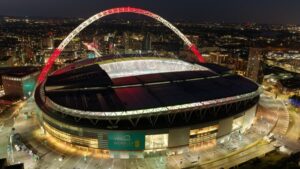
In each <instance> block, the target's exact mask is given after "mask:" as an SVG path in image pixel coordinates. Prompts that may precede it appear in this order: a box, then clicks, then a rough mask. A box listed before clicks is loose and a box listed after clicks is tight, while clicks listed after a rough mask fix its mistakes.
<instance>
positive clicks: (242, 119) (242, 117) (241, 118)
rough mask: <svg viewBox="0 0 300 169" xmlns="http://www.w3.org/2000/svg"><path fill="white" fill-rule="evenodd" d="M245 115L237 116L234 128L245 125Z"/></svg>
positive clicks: (233, 124)
mask: <svg viewBox="0 0 300 169" xmlns="http://www.w3.org/2000/svg"><path fill="white" fill-rule="evenodd" d="M243 121H244V116H241V117H238V118H235V119H234V120H233V123H232V130H237V129H240V128H241V127H242V125H243Z"/></svg>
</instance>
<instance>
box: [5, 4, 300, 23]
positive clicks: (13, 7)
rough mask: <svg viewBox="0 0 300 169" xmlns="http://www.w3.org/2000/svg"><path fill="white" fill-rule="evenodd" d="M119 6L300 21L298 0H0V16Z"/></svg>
mask: <svg viewBox="0 0 300 169" xmlns="http://www.w3.org/2000/svg"><path fill="white" fill-rule="evenodd" d="M118 6H133V7H140V8H144V9H148V10H151V11H152V12H154V13H157V14H159V15H161V16H163V17H164V18H166V19H168V20H171V21H175V20H185V21H194V22H203V21H218V22H220V21H224V22H235V23H236V22H240V23H245V22H256V23H284V24H289V23H290V24H300V0H0V15H3V16H36V17H88V16H91V15H93V14H95V13H97V12H100V11H102V10H104V9H108V8H112V7H118Z"/></svg>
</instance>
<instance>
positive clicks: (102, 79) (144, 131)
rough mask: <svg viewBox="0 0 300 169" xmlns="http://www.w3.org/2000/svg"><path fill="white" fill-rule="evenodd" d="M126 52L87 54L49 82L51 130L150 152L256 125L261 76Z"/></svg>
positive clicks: (41, 89)
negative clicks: (119, 55) (106, 55)
mask: <svg viewBox="0 0 300 169" xmlns="http://www.w3.org/2000/svg"><path fill="white" fill-rule="evenodd" d="M126 58H127V59H120V60H113V59H107V58H106V59H105V58H101V59H100V58H97V60H92V59H90V60H84V61H81V62H78V63H75V64H73V65H70V66H67V67H65V68H62V69H60V70H58V71H56V72H54V73H52V75H50V76H49V77H48V79H47V80H46V81H44V82H43V83H41V84H40V85H39V86H38V87H37V89H36V92H35V99H36V102H37V104H38V105H39V107H40V109H41V110H42V118H43V121H42V124H43V126H44V128H45V129H46V131H47V132H48V133H49V134H50V135H52V136H54V137H56V138H57V139H59V140H62V141H64V142H68V143H72V144H75V145H80V146H85V147H91V148H97V149H104V150H110V151H112V152H114V151H129V152H132V151H137V152H143V151H145V152H148V151H161V150H167V149H168V150H171V149H176V148H178V147H179V148H186V147H193V146H201V145H207V144H214V143H215V142H216V139H217V138H220V137H223V136H226V135H228V134H229V133H231V132H232V131H233V130H242V131H244V130H246V129H247V128H249V127H250V126H251V123H252V121H253V119H254V117H255V114H256V106H257V102H258V100H259V94H260V91H259V87H258V85H257V84H255V83H254V82H252V81H250V80H248V79H245V78H243V77H240V76H238V75H235V74H232V73H230V71H229V70H226V69H222V67H219V66H217V65H213V66H212V65H205V64H202V65H197V64H190V63H187V62H184V61H180V60H177V59H172V58H157V57H152V56H151V57H126ZM156 63H158V64H156ZM126 64H128V67H126ZM99 65H100V66H99ZM120 65H122V66H120ZM142 65H144V66H143V67H142ZM155 65H156V66H157V65H158V66H157V67H155ZM70 67H72V68H70ZM208 67H209V68H208ZM211 67H214V69H211ZM132 70H137V71H135V72H134V73H132V72H133V71H132ZM220 70H221V71H220ZM118 72H121V73H118ZM216 72H218V73H216ZM89 79H93V81H89ZM241 85H242V86H245V87H242V86H241ZM236 86H239V87H236ZM164 92H165V93H164ZM172 93H174V94H172ZM179 96H180V97H179ZM190 97H191V98H190ZM79 102H80V103H79ZM96 102H97V103H96ZM98 102H99V103H98ZM110 104H111V105H110ZM155 106H156V107H155ZM99 107H100V108H99ZM178 133H180V134H178ZM176 151H177V150H176ZM180 151H181V150H180Z"/></svg>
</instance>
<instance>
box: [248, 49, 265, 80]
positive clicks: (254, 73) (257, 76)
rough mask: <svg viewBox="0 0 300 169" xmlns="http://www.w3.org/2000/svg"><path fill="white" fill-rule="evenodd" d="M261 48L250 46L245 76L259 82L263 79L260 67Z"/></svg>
mask: <svg viewBox="0 0 300 169" xmlns="http://www.w3.org/2000/svg"><path fill="white" fill-rule="evenodd" d="M262 59H263V50H262V49H259V48H250V49H249V57H248V66H247V73H246V75H247V77H249V78H250V79H252V80H253V81H255V82H258V83H261V82H262V80H263V68H262Z"/></svg>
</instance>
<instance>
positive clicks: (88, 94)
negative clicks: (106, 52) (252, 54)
mask: <svg viewBox="0 0 300 169" xmlns="http://www.w3.org/2000/svg"><path fill="white" fill-rule="evenodd" d="M211 67H213V66H211ZM216 70H219V71H216ZM213 71H214V72H224V71H227V70H225V69H221V68H220V67H218V66H215V67H214V70H213ZM214 72H212V71H197V70H196V71H184V72H169V73H157V74H148V75H138V76H130V77H121V78H115V79H110V78H109V76H108V75H107V73H106V72H105V71H104V70H102V69H101V68H100V67H99V66H98V65H97V64H94V65H90V66H85V67H82V68H78V69H74V70H71V71H69V72H67V73H63V74H59V75H52V76H50V77H48V80H47V82H46V84H45V89H46V90H45V91H46V95H47V96H48V97H49V98H50V99H51V100H53V101H54V102H55V103H57V104H59V105H62V106H64V107H68V108H72V109H78V110H83V111H100V112H101V111H105V112H113V111H129V110H139V109H149V108H156V107H164V106H172V105H182V104H187V103H194V102H201V101H206V100H214V99H220V98H225V97H231V96H238V95H242V94H246V93H250V92H253V91H256V90H257V89H258V86H257V85H256V84H255V83H253V82H251V81H250V80H248V79H245V78H243V77H241V76H238V75H234V74H223V75H220V74H217V73H214ZM221 74H222V73H221Z"/></svg>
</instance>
